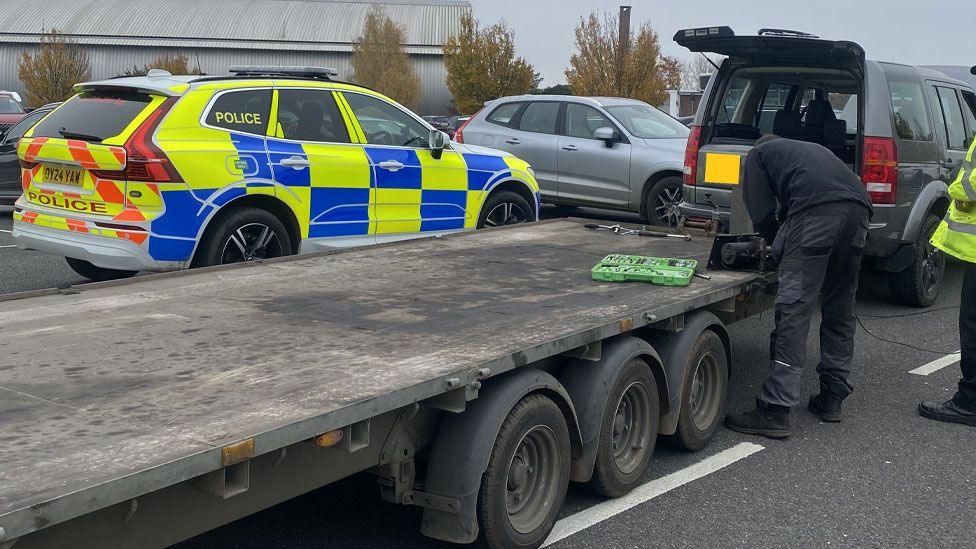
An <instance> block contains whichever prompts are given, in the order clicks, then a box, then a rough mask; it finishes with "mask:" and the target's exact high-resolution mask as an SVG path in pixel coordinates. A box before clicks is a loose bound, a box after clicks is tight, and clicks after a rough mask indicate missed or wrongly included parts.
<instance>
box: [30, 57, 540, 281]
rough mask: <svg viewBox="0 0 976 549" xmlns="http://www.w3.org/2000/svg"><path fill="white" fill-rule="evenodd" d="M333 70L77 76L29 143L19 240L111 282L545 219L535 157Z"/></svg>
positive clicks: (249, 69)
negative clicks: (459, 137)
mask: <svg viewBox="0 0 976 549" xmlns="http://www.w3.org/2000/svg"><path fill="white" fill-rule="evenodd" d="M335 75H336V72H335V71H334V70H332V69H320V68H314V67H235V68H232V69H231V74H230V75H229V76H220V77H213V76H173V75H171V74H169V73H168V72H165V71H160V70H153V71H150V72H149V74H147V75H146V76H144V77H132V78H118V79H112V80H106V81H101V82H91V83H85V84H79V85H78V86H76V88H75V91H76V92H77V95H75V96H74V97H72V98H71V99H69V100H68V101H66V102H65V103H64V104H62V105H61V106H60V107H58V108H57V109H56V110H54V111H53V112H52V113H51V114H49V115H48V116H47V117H45V118H44V119H43V120H42V121H41V122H40V123H38V124H37V125H36V126H35V127H34V128H33V129H32V130H31V131H30V132H28V133H27V134H26V135H25V136H24V138H23V139H22V140H21V141H20V142H19V144H18V157H19V158H20V162H21V166H22V186H23V190H24V192H23V195H22V196H21V198H20V199H19V200H18V201H17V202H16V204H15V206H14V230H13V233H14V238H15V239H16V241H17V243H18V244H19V245H20V246H21V247H22V248H27V249H35V250H40V251H44V252H49V253H54V254H58V255H61V256H64V257H65V258H67V261H68V263H69V265H70V266H71V267H72V268H73V269H74V270H75V271H77V272H78V273H79V274H81V275H83V276H85V277H87V278H90V279H94V280H104V279H111V278H119V277H124V276H129V275H132V274H134V273H136V272H137V271H143V270H151V271H165V270H175V269H183V268H187V267H191V266H205V265H218V264H224V263H235V262H242V261H252V260H255V259H263V258H271V257H277V256H283V255H289V254H294V253H300V252H310V251H315V250H321V249H326V248H331V247H342V246H359V245H367V244H373V243H379V242H386V241H391V240H399V239H406V238H414V237H417V236H426V235H433V234H438V233H446V232H453V231H461V230H465V229H475V228H481V227H485V226H495V225H507V224H512V223H521V222H526V221H534V220H536V219H537V218H538V213H539V187H538V184H537V183H536V181H535V178H534V176H533V172H532V169H531V168H530V167H529V165H528V164H526V163H525V162H523V161H522V160H520V159H518V158H516V157H514V156H512V155H510V154H507V153H503V152H501V151H496V150H491V149H485V148H482V147H474V146H470V145H462V144H459V143H452V142H450V141H449V140H448V138H447V136H446V135H445V134H443V133H442V132H438V131H436V130H434V129H433V128H431V127H430V126H429V125H428V124H427V123H426V122H424V121H423V119H421V118H420V117H419V116H417V115H415V114H414V113H412V112H410V111H409V110H407V109H405V108H404V107H402V106H401V105H399V104H397V103H396V102H394V101H392V100H390V99H388V98H386V97H384V96H383V95H381V94H379V93H376V92H374V91H372V90H369V89H367V88H364V87H361V86H356V85H351V84H346V83H342V82H337V81H335V80H333V77H334V76H335Z"/></svg>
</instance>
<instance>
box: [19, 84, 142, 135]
mask: <svg viewBox="0 0 976 549" xmlns="http://www.w3.org/2000/svg"><path fill="white" fill-rule="evenodd" d="M150 101H152V97H151V96H149V95H148V94H144V93H108V92H86V93H82V94H80V95H76V96H75V97H72V98H71V99H69V100H68V101H67V102H65V104H63V105H61V107H60V108H59V109H57V110H55V111H54V112H52V113H51V114H49V115H48V116H46V117H44V119H43V120H41V122H40V123H39V124H38V125H37V126H35V127H34V133H33V136H34V137H56V138H71V139H82V140H84V141H94V142H98V141H104V140H106V139H108V138H110V137H115V136H116V135H119V134H120V133H122V131H123V130H125V128H126V126H128V125H129V124H130V123H131V122H132V121H133V120H134V119H135V118H136V116H138V115H139V113H141V112H142V111H143V109H145V108H146V107H147V106H148V105H149V103H150Z"/></svg>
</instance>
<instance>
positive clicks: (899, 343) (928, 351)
mask: <svg viewBox="0 0 976 549" xmlns="http://www.w3.org/2000/svg"><path fill="white" fill-rule="evenodd" d="M946 308H947V309H948V308H951V307H946ZM854 318H855V319H856V320H857V323H858V325H859V326H861V329H862V330H864V331H865V332H866V333H867V334H868V335H869V336H871V337H873V338H874V339H877V340H878V341H883V342H885V343H891V344H892V345H901V346H902V347H908V348H909V349H915V350H916V351H922V352H923V353H932V354H935V355H952V354H955V353H956V351H937V350H934V349H926V348H924V347H916V346H915V345H912V344H910V343H905V342H903V341H895V340H893V339H886V338H883V337H881V336H879V335H877V334H875V333H874V332H872V331H871V330H870V329H868V327H867V326H865V325H864V323H863V322H861V317H860V316H858V315H857V314H856V313H855V314H854ZM893 318H894V317H893Z"/></svg>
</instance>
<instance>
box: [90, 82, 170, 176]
mask: <svg viewBox="0 0 976 549" xmlns="http://www.w3.org/2000/svg"><path fill="white" fill-rule="evenodd" d="M177 100H178V98H177V97H170V98H169V99H166V100H165V101H163V104H162V105H160V106H159V107H158V108H157V109H156V110H155V111H153V112H152V113H151V114H150V115H149V116H147V117H146V119H145V120H144V121H143V122H142V124H140V125H139V127H138V128H136V131H134V132H132V135H131V136H129V139H128V140H126V142H125V150H126V162H125V169H124V170H122V171H121V172H118V171H104V170H94V171H92V175H94V176H96V177H99V178H101V179H111V180H114V181H119V180H124V181H144V182H147V183H182V182H183V177H182V176H181V175H180V172H178V171H177V170H176V167H174V166H173V163H172V162H170V160H169V157H167V156H166V154H165V153H164V152H163V151H162V150H161V149H160V148H159V147H158V146H157V145H156V144H155V143H154V142H153V140H152V137H153V134H154V133H156V129H157V128H159V124H160V123H161V122H162V121H163V117H165V116H166V113H168V112H169V110H170V109H172V108H173V105H175V104H176V101H177Z"/></svg>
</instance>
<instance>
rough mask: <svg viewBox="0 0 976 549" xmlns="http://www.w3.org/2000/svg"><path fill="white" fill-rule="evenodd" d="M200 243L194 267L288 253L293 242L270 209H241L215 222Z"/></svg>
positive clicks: (246, 260) (269, 257) (290, 251)
mask: <svg viewBox="0 0 976 549" xmlns="http://www.w3.org/2000/svg"><path fill="white" fill-rule="evenodd" d="M215 223H216V225H215V226H214V228H213V230H212V231H207V232H208V234H209V236H208V238H207V240H206V241H205V242H202V243H201V244H200V250H199V252H198V253H199V256H200V260H199V261H198V262H195V263H196V264H195V265H194V266H199V267H209V266H211V265H226V264H228V263H243V262H248V261H256V260H259V259H271V258H273V257H281V256H285V255H291V254H292V253H293V252H292V242H291V238H289V236H288V231H287V230H286V229H285V226H284V224H282V223H281V221H280V220H279V219H278V218H277V217H275V216H274V215H273V214H272V213H271V212H268V211H265V210H261V209H258V208H241V209H239V210H236V211H234V212H231V213H229V214H228V215H226V216H223V217H222V218H220V219H218V220H217V221H215Z"/></svg>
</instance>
